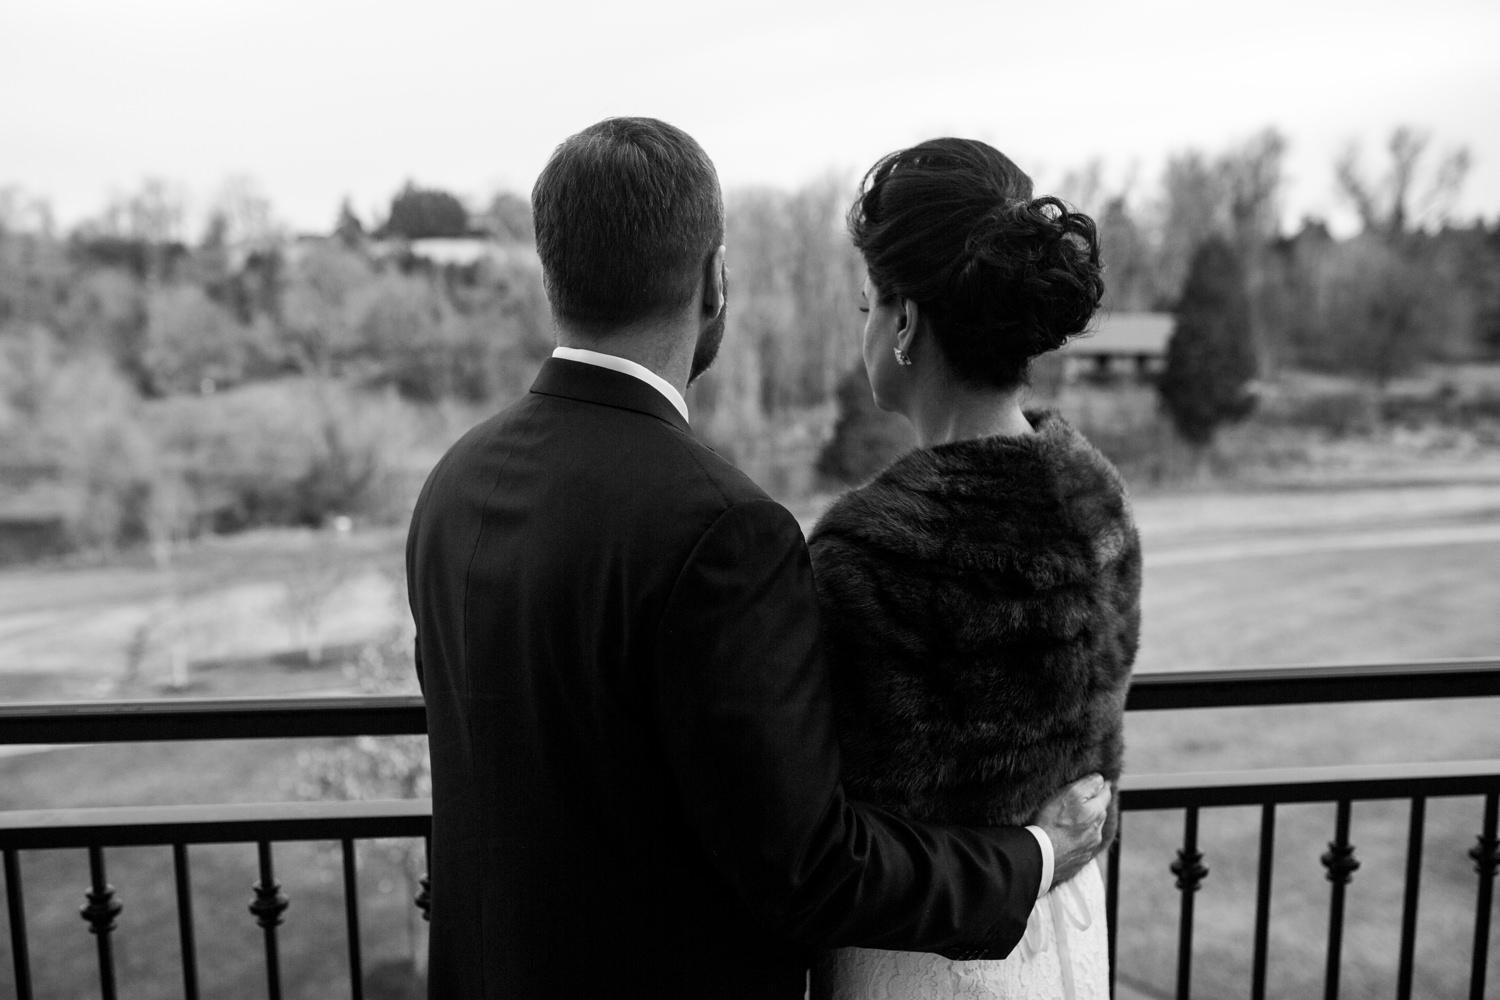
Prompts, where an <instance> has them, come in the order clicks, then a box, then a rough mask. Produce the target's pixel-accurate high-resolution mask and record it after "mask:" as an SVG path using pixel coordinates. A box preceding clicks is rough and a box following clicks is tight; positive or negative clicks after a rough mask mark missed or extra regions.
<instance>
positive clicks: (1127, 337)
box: [1058, 312, 1176, 381]
mask: <svg viewBox="0 0 1500 1000" xmlns="http://www.w3.org/2000/svg"><path fill="white" fill-rule="evenodd" d="M1175 326H1176V320H1175V319H1174V318H1173V316H1172V314H1171V313H1147V312H1116V313H1105V314H1103V316H1102V318H1101V320H1100V322H1099V326H1098V329H1097V330H1095V331H1094V332H1093V333H1090V334H1087V335H1085V336H1082V337H1078V338H1076V339H1074V340H1072V341H1071V342H1069V343H1068V344H1067V345H1066V346H1065V347H1064V348H1063V349H1062V350H1061V351H1059V352H1058V354H1059V355H1060V356H1061V358H1062V362H1063V377H1064V378H1065V379H1067V380H1068V381H1072V380H1073V379H1076V378H1079V377H1080V376H1083V377H1088V376H1094V377H1105V378H1108V377H1134V378H1140V379H1149V378H1152V377H1154V376H1156V375H1159V374H1160V373H1161V371H1162V369H1163V368H1164V367H1166V363H1167V341H1169V340H1171V339H1172V330H1173V328H1174V327H1175Z"/></svg>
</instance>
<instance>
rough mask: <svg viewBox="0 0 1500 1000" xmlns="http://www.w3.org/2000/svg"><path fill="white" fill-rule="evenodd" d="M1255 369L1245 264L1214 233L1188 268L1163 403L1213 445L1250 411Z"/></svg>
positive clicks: (1191, 437) (1180, 423)
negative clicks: (1219, 434)
mask: <svg viewBox="0 0 1500 1000" xmlns="http://www.w3.org/2000/svg"><path fill="white" fill-rule="evenodd" d="M1255 375H1256V361H1255V345H1254V343H1252V339H1251V334H1250V297H1249V294H1248V293H1247V291H1246V289H1245V271H1244V267H1243V266H1242V265H1241V263H1240V260H1239V258H1238V257H1237V256H1236V255H1235V253H1234V251H1233V250H1232V249H1230V247H1229V244H1228V243H1226V242H1225V241H1224V240H1223V239H1221V238H1219V237H1217V236H1215V237H1211V238H1209V239H1208V240H1206V241H1204V243H1203V244H1202V245H1201V246H1199V247H1198V250H1197V251H1196V252H1195V253H1194V255H1193V259H1192V265H1191V267H1190V268H1189V270H1188V278H1187V283H1186V285H1185V286H1184V288H1183V291H1182V299H1181V301H1180V302H1179V304H1178V307H1177V329H1176V331H1175V332H1174V333H1173V334H1172V339H1171V340H1170V341H1169V342H1168V344H1167V367H1166V371H1164V372H1163V373H1162V377H1161V382H1160V384H1159V386H1158V388H1159V390H1160V392H1161V397H1162V401H1163V402H1164V403H1165V404H1166V407H1167V412H1168V413H1169V414H1171V417H1172V423H1173V424H1175V425H1176V427H1177V430H1178V432H1179V433H1180V434H1181V435H1182V436H1183V437H1184V438H1185V439H1186V440H1188V441H1190V442H1191V443H1192V444H1194V445H1196V446H1198V447H1200V448H1202V447H1207V446H1208V445H1209V444H1210V443H1212V441H1213V437H1214V433H1215V432H1216V431H1217V430H1218V428H1219V427H1220V426H1221V425H1223V424H1227V423H1233V422H1235V421H1237V420H1243V419H1244V418H1245V417H1247V416H1249V415H1250V411H1251V410H1252V409H1254V407H1255V397H1254V395H1253V394H1252V393H1251V391H1250V382H1251V380H1252V379H1254V378H1255Z"/></svg>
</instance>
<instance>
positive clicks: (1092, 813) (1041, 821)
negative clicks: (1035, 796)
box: [1035, 774, 1112, 887]
mask: <svg viewBox="0 0 1500 1000" xmlns="http://www.w3.org/2000/svg"><path fill="white" fill-rule="evenodd" d="M1111 794H1112V793H1111V792H1110V790H1109V783H1108V782H1106V781H1105V780H1104V778H1103V777H1102V776H1100V775H1097V774H1091V775H1089V776H1088V777H1087V778H1080V779H1079V780H1078V781H1075V782H1073V783H1072V784H1071V785H1069V786H1068V787H1067V788H1064V789H1063V790H1062V792H1060V793H1059V794H1058V795H1057V797H1056V798H1054V799H1053V800H1052V801H1050V802H1048V803H1047V804H1046V805H1044V806H1042V811H1041V812H1039V813H1037V817H1036V820H1035V823H1036V825H1037V826H1039V827H1041V828H1042V830H1043V831H1044V832H1045V833H1046V834H1047V836H1048V838H1050V839H1051V841H1052V851H1053V867H1052V885H1053V886H1054V887H1056V886H1059V885H1061V884H1062V883H1064V882H1066V881H1067V880H1068V879H1070V878H1072V877H1073V876H1074V875H1077V874H1078V872H1079V871H1080V870H1081V869H1082V868H1083V866H1084V865H1086V864H1088V863H1089V860H1090V859H1091V858H1093V856H1094V852H1095V851H1097V850H1098V849H1099V841H1100V836H1099V835H1100V831H1101V830H1102V829H1103V828H1104V818H1105V816H1106V815H1108V813H1109V800H1110V796H1111Z"/></svg>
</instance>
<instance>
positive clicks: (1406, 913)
mask: <svg viewBox="0 0 1500 1000" xmlns="http://www.w3.org/2000/svg"><path fill="white" fill-rule="evenodd" d="M1426 820H1427V798H1426V797H1425V796H1422V795H1415V796H1413V797H1412V800H1411V825H1410V828H1409V829H1408V831H1407V835H1406V896H1405V899H1404V902H1403V903H1402V906H1401V959H1400V964H1399V966H1398V967H1397V969H1396V1000H1411V981H1412V969H1413V960H1414V957H1415V955H1416V949H1417V903H1418V900H1419V899H1420V897H1421V890H1422V831H1423V827H1424V826H1425V824H1426Z"/></svg>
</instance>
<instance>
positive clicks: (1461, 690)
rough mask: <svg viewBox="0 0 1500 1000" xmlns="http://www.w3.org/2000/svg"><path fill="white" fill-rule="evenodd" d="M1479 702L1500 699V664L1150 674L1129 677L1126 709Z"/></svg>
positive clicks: (1423, 663)
mask: <svg viewBox="0 0 1500 1000" xmlns="http://www.w3.org/2000/svg"><path fill="white" fill-rule="evenodd" d="M1475 697H1500V658H1496V657H1483V658H1474V659H1455V660H1420V661H1413V662H1408V663H1371V664H1350V665H1338V666H1327V665H1318V664H1310V665H1307V666H1285V667H1249V668H1236V669H1228V670H1194V671H1171V672H1165V671H1147V672H1143V673H1137V674H1136V675H1135V677H1134V678H1133V679H1132V681H1131V684H1130V693H1129V695H1128V696H1127V698H1126V701H1125V707H1126V709H1127V710H1129V711H1137V712H1140V711H1151V710H1156V709H1178V708H1243V707H1248V706H1252V705H1317V704H1331V703H1335V702H1352V701H1407V700H1414V699H1427V698H1475Z"/></svg>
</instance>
